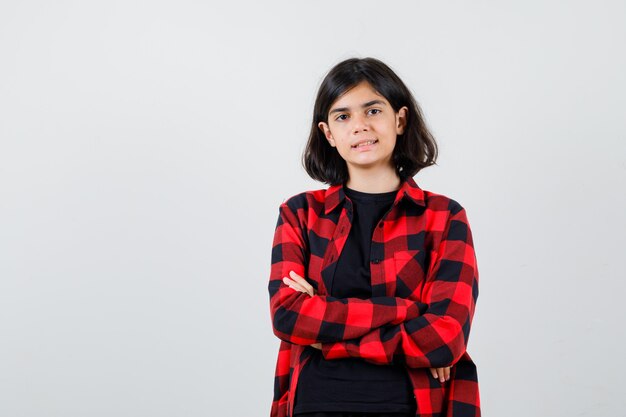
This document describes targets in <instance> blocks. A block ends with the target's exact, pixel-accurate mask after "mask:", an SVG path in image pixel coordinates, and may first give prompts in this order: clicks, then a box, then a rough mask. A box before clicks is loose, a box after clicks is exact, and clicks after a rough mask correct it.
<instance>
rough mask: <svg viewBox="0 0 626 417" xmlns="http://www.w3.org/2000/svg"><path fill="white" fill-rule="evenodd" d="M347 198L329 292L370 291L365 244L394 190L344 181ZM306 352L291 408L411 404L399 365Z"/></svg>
mask: <svg viewBox="0 0 626 417" xmlns="http://www.w3.org/2000/svg"><path fill="white" fill-rule="evenodd" d="M344 190H345V193H346V196H347V197H348V198H349V199H350V200H352V203H353V219H352V228H351V229H350V234H349V235H348V238H347V240H346V243H345V246H344V248H343V250H342V252H341V256H340V257H339V259H338V260H337V266H336V270H335V275H334V278H333V285H332V288H331V289H330V295H332V296H333V297H338V298H347V297H357V298H362V299H367V298H371V297H372V286H371V279H370V268H369V265H370V246H371V242H372V234H373V232H374V227H375V226H376V224H378V222H379V221H380V219H381V218H382V217H383V216H384V215H385V213H387V211H389V209H390V208H391V204H392V203H393V201H394V198H395V196H396V194H397V191H391V192H387V193H364V192H360V191H356V190H352V189H349V188H347V187H345V186H344ZM307 349H309V351H310V352H311V358H310V360H309V361H308V362H307V363H306V365H305V366H304V367H303V368H302V372H301V373H300V376H299V378H298V386H297V389H296V399H295V408H294V414H296V413H306V412H317V411H328V412H332V411H352V412H398V413H406V412H411V411H414V410H415V399H414V397H413V390H412V385H411V381H410V380H409V376H408V372H407V370H406V368H405V367H404V366H403V365H377V364H373V363H369V362H366V361H364V360H362V359H359V358H345V359H332V360H326V359H324V357H323V356H322V353H321V351H320V350H319V349H315V348H312V347H308V348H307Z"/></svg>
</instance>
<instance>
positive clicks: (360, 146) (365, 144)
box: [352, 139, 378, 149]
mask: <svg viewBox="0 0 626 417" xmlns="http://www.w3.org/2000/svg"><path fill="white" fill-rule="evenodd" d="M375 143H378V139H373V140H366V141H363V142H359V143H357V144H356V145H352V149H359V148H363V147H365V146H369V145H373V144H375Z"/></svg>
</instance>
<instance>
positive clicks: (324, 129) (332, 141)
mask: <svg viewBox="0 0 626 417" xmlns="http://www.w3.org/2000/svg"><path fill="white" fill-rule="evenodd" d="M317 127H319V128H320V130H321V131H322V132H324V136H326V140H328V143H330V146H332V147H333V148H334V147H335V139H334V138H333V134H332V133H330V128H329V127H328V123H326V122H319V123H318V124H317Z"/></svg>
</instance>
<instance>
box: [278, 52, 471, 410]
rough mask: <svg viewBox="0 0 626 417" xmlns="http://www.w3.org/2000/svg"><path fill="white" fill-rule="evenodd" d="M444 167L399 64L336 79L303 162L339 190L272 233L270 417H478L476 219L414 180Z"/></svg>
mask: <svg viewBox="0 0 626 417" xmlns="http://www.w3.org/2000/svg"><path fill="white" fill-rule="evenodd" d="M436 157H437V145H436V143H435V140H434V138H433V136H432V135H431V133H430V132H429V131H428V130H427V128H426V124H425V122H424V120H423V117H422V114H421V111H420V109H419V107H418V105H417V103H416V102H415V99H414V98H413V96H412V94H411V92H410V91H409V90H408V89H407V87H406V86H405V85H404V83H403V82H402V81H401V80H400V79H399V78H398V76H397V75H396V74H395V73H394V72H393V71H392V70H391V69H390V68H389V67H388V66H387V65H385V64H384V63H382V62H381V61H379V60H376V59H373V58H364V59H348V60H346V61H343V62H341V63H339V64H338V65H336V66H335V67H334V68H332V69H331V71H330V72H329V73H328V75H327V76H326V77H325V79H324V80H323V82H322V84H321V86H320V88H319V92H318V94H317V99H316V102H315V108H314V114H313V123H312V126H311V133H310V137H309V141H308V143H307V146H306V150H305V152H304V155H303V163H304V167H305V169H306V172H307V173H308V174H309V175H310V176H311V177H312V178H314V179H316V180H319V181H321V182H324V183H326V184H329V187H328V188H327V189H321V190H315V191H308V192H303V193H300V194H298V195H295V196H293V197H291V198H289V199H288V200H287V201H285V202H284V203H282V204H281V206H280V210H279V218H278V223H277V225H276V231H275V235H274V241H273V248H272V266H271V274H270V282H269V293H270V310H271V318H272V324H273V330H274V334H276V336H278V337H279V338H280V339H281V345H280V351H279V355H278V361H277V366H276V376H275V384H274V399H273V402H272V408H271V416H272V417H283V416H289V417H292V416H302V417H304V416H310V417H313V416H315V417H331V416H337V417H339V416H341V417H346V416H351V417H353V416H396V417H400V416H412V417H415V416H454V417H459V416H472V417H476V416H479V415H480V404H479V392H478V378H477V372H476V367H475V365H474V363H473V361H472V360H471V358H470V357H469V355H468V353H467V351H466V347H467V342H468V338H469V333H470V327H471V322H472V318H473V314H474V308H475V303H476V299H477V297H478V269H477V264H476V256H475V253H474V249H473V242H472V235H471V231H470V228H469V223H468V221H467V216H466V212H465V209H464V208H463V207H462V206H461V205H460V204H459V203H458V202H456V201H455V200H453V199H451V198H449V197H446V196H444V195H442V194H436V193H434V192H431V191H426V190H422V189H421V188H420V187H419V186H418V185H417V184H416V182H415V181H414V180H413V178H412V177H413V176H414V175H415V174H417V173H418V172H419V171H420V170H421V169H422V168H424V167H428V166H430V165H433V164H434V163H435V160H436Z"/></svg>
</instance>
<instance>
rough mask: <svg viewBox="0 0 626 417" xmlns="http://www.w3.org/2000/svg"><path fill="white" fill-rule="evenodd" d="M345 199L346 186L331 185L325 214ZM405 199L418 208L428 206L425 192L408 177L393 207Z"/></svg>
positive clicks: (326, 196) (328, 190)
mask: <svg viewBox="0 0 626 417" xmlns="http://www.w3.org/2000/svg"><path fill="white" fill-rule="evenodd" d="M345 197H346V193H345V191H344V184H335V185H331V186H330V187H329V188H328V189H327V190H326V194H325V202H324V213H325V214H328V213H330V212H331V211H333V210H334V209H335V208H336V207H337V206H338V205H339V204H340V203H342V202H343V200H344V199H345ZM403 198H406V199H407V200H409V201H412V202H413V203H415V204H417V205H418V206H426V203H425V201H424V191H423V190H422V189H421V188H420V187H419V186H418V185H417V183H416V182H415V180H414V179H413V178H412V177H408V178H407V179H406V180H404V181H403V182H402V183H401V185H400V189H398V193H397V194H396V199H395V200H394V202H393V205H396V204H398V202H399V201H400V200H402V199H403Z"/></svg>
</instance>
